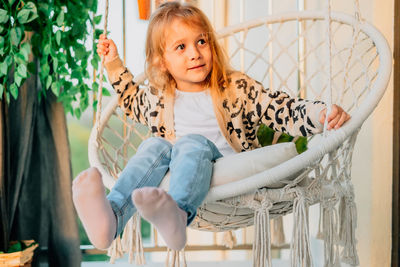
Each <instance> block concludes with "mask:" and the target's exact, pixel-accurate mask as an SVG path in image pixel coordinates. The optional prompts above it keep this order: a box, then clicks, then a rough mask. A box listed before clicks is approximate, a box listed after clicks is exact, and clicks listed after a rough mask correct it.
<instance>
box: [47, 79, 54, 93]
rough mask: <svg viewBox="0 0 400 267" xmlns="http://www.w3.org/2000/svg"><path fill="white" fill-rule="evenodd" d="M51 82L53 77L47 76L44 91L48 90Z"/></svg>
mask: <svg viewBox="0 0 400 267" xmlns="http://www.w3.org/2000/svg"><path fill="white" fill-rule="evenodd" d="M52 82H53V77H51V76H47V81H46V90H47V89H49V88H50V86H51V83H52Z"/></svg>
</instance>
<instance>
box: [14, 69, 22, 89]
mask: <svg viewBox="0 0 400 267" xmlns="http://www.w3.org/2000/svg"><path fill="white" fill-rule="evenodd" d="M22 79H23V77H21V75H20V74H19V73H18V72H15V73H14V82H15V84H16V85H17V86H18V87H20V86H21V82H22Z"/></svg>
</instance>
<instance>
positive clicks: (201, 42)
mask: <svg viewBox="0 0 400 267" xmlns="http://www.w3.org/2000/svg"><path fill="white" fill-rule="evenodd" d="M198 43H199V44H201V45H203V44H205V43H206V40H204V39H200V40H199V41H198Z"/></svg>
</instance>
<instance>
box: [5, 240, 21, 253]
mask: <svg viewBox="0 0 400 267" xmlns="http://www.w3.org/2000/svg"><path fill="white" fill-rule="evenodd" d="M21 250H22V247H21V242H17V243H15V244H13V245H11V246H10V247H9V248H8V250H7V253H13V252H17V251H21Z"/></svg>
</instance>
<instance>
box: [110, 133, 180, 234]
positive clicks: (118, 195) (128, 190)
mask: <svg viewBox="0 0 400 267" xmlns="http://www.w3.org/2000/svg"><path fill="white" fill-rule="evenodd" d="M171 148H172V145H171V143H169V142H168V141H167V140H165V139H163V138H160V137H151V138H148V139H146V140H144V141H143V142H142V143H141V144H140V146H139V148H138V151H137V152H136V154H135V155H134V156H133V157H132V158H131V159H130V160H129V162H128V164H127V165H126V167H125V169H124V170H123V171H122V173H121V175H120V176H119V178H118V180H117V183H116V184H115V185H114V187H113V188H112V190H111V192H110V193H109V194H108V196H107V199H108V200H109V201H110V204H111V207H112V209H113V211H114V213H115V216H116V218H117V230H116V233H115V237H117V236H118V235H119V234H120V233H121V232H122V230H123V229H124V227H125V225H126V223H127V222H128V220H129V219H130V218H131V217H132V215H133V213H135V212H136V207H135V206H134V205H133V203H132V199H131V195H132V192H133V190H135V189H136V188H141V187H144V186H151V187H158V186H159V184H160V183H161V181H162V179H163V178H164V176H165V174H166V173H167V171H168V168H169V163H170V160H171ZM115 237H114V238H115Z"/></svg>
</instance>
